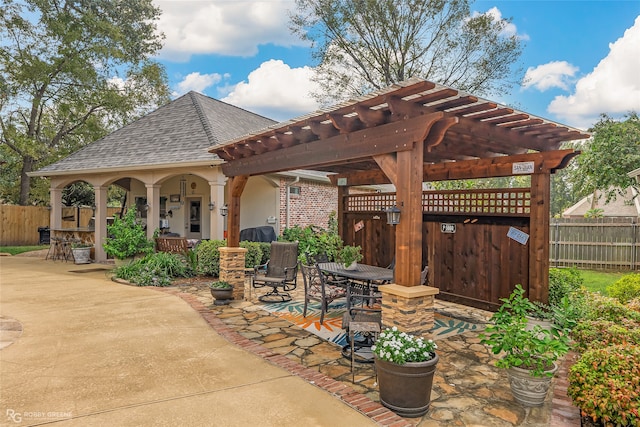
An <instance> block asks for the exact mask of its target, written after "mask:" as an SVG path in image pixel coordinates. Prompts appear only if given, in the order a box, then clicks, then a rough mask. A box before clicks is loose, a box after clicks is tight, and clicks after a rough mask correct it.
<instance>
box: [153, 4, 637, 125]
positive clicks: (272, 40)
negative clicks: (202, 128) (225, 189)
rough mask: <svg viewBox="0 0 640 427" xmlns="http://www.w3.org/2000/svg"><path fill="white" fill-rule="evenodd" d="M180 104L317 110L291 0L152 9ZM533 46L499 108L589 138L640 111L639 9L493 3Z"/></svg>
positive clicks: (283, 112) (291, 113) (489, 7)
mask: <svg viewBox="0 0 640 427" xmlns="http://www.w3.org/2000/svg"><path fill="white" fill-rule="evenodd" d="M154 2H155V3H156V4H157V5H158V6H159V7H160V8H161V9H162V10H163V14H162V17H161V20H160V22H159V29H160V30H161V31H163V32H164V33H165V36H166V39H165V47H164V48H163V50H162V51H161V54H160V57H159V58H158V59H159V60H160V61H161V62H162V63H163V64H164V65H165V67H166V69H167V73H168V76H169V83H170V85H171V89H172V92H173V96H174V97H177V96H179V95H182V94H184V93H186V92H188V91H189V90H195V91H197V92H200V93H203V94H205V95H208V96H211V97H214V98H217V99H220V100H223V101H225V102H229V103H230V104H233V105H237V106H239V107H242V108H246V109H247V110H250V111H253V112H256V113H259V114H262V115H264V116H266V117H269V118H272V119H274V120H278V121H283V120H287V119H290V118H293V117H297V116H300V115H303V114H306V113H308V112H311V111H313V110H315V109H317V108H318V104H317V103H316V102H315V100H313V98H312V97H310V96H309V95H308V93H309V90H310V89H311V88H312V83H311V82H310V76H311V74H312V71H313V70H312V67H313V66H314V63H313V61H312V59H311V56H310V51H309V49H308V47H307V46H305V45H304V44H303V43H302V42H301V41H300V40H298V39H297V38H296V37H295V36H293V35H292V34H290V32H289V30H288V22H287V21H288V16H287V10H288V9H289V8H292V7H293V6H294V2H293V1H292V0H291V1H278V0H269V1H245V0H196V1H184V0H154ZM472 10H473V12H475V13H491V14H492V15H493V16H494V17H498V18H499V17H502V18H505V17H511V18H513V26H511V27H510V28H509V30H510V31H512V32H515V33H516V34H517V35H518V36H519V37H521V38H522V39H523V41H524V42H525V48H524V52H523V55H522V57H521V60H520V65H521V66H522V68H523V70H525V71H526V81H525V83H523V84H521V85H520V86H519V87H514V88H513V89H512V91H511V92H510V93H509V94H508V95H502V96H487V98H488V99H490V100H492V101H497V102H500V103H504V104H508V105H512V106H514V107H515V108H517V109H520V110H523V111H525V112H528V113H531V114H534V115H537V116H541V117H544V118H547V119H550V120H555V121H558V122H560V123H564V124H567V125H570V126H575V127H579V128H582V129H586V128H588V127H590V126H591V125H593V124H594V123H595V122H596V121H597V120H598V116H599V115H600V114H601V113H607V114H609V115H611V116H614V117H620V116H622V115H623V114H625V113H627V112H629V111H631V110H635V111H638V112H640V1H637V0H636V1H568V0H567V1H532V0H529V1H489V0H478V1H476V2H475V3H473V5H472Z"/></svg>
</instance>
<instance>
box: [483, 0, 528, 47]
mask: <svg viewBox="0 0 640 427" xmlns="http://www.w3.org/2000/svg"><path fill="white" fill-rule="evenodd" d="M479 15H489V16H491V18H493V20H494V21H502V12H501V11H500V9H498V8H497V7H495V6H494V7H492V8H491V9H489V10H487V11H486V12H485V13H480V12H477V11H474V12H473V13H472V14H471V16H472V17H474V18H475V17H476V16H479ZM502 35H503V36H505V37H511V36H517V37H518V38H519V39H521V40H529V36H528V35H527V34H518V28H517V27H516V24H514V23H513V22H508V23H506V25H505V27H504V29H503V30H502Z"/></svg>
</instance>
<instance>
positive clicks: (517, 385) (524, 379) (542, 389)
mask: <svg viewBox="0 0 640 427" xmlns="http://www.w3.org/2000/svg"><path fill="white" fill-rule="evenodd" d="M557 370H558V366H557V365H556V364H555V363H554V364H553V369H550V370H549V371H546V372H550V373H552V374H554V373H555V372H556V371H557ZM507 376H508V377H509V384H510V385H511V394H513V397H514V398H515V399H516V401H518V402H519V403H520V404H522V405H523V406H540V405H542V404H543V403H544V400H545V398H546V397H547V392H548V391H549V386H550V385H551V378H552V377H553V375H551V376H546V375H545V376H543V377H534V376H531V372H530V371H529V370H527V369H522V368H518V367H515V366H514V367H511V368H509V369H507Z"/></svg>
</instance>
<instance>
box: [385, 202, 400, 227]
mask: <svg viewBox="0 0 640 427" xmlns="http://www.w3.org/2000/svg"><path fill="white" fill-rule="evenodd" d="M384 212H385V213H386V214H387V224H389V225H397V224H400V212H401V211H400V209H399V208H398V207H397V206H396V205H393V206H391V207H390V208H388V209H385V210H384Z"/></svg>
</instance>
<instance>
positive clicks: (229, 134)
mask: <svg viewBox="0 0 640 427" xmlns="http://www.w3.org/2000/svg"><path fill="white" fill-rule="evenodd" d="M274 123H276V122H275V121H274V120H271V119H268V118H266V117H263V116H260V115H258V114H254V113H251V112H249V111H247V110H243V109H242V108H238V107H235V106H233V105H230V104H227V103H225V102H222V101H218V100H217V99H213V98H209V97H207V96H205V95H202V94H199V93H197V92H193V91H192V92H189V93H187V94H185V95H183V96H181V97H179V98H177V99H175V100H173V101H171V102H169V103H168V104H166V105H163V106H162V107H160V108H158V109H157V110H155V111H153V112H151V113H149V114H147V115H146V116H144V117H142V118H140V119H138V120H136V121H135V122H133V123H130V124H128V125H127V126H124V127H123V128H120V129H118V130H116V131H115V132H112V133H110V134H109V135H107V136H105V137H104V138H101V139H99V140H97V141H95V142H93V143H91V144H89V145H87V146H86V147H84V148H82V149H80V150H79V151H77V152H75V153H73V154H71V155H70V156H69V157H66V158H64V159H62V160H60V161H58V162H56V163H53V164H51V165H48V166H45V167H43V168H42V169H40V170H38V171H37V172H34V173H33V174H32V175H34V176H54V175H64V174H67V173H70V172H82V171H86V172H89V171H104V170H121V169H124V170H126V169H130V168H132V167H138V168H144V167H151V166H163V165H171V166H179V165H180V164H183V165H185V164H194V163H203V164H205V163H206V162H216V163H220V159H219V158H218V157H217V156H215V155H213V154H211V153H209V152H208V151H207V150H208V149H210V148H211V146H212V145H218V144H222V143H224V142H226V141H228V140H230V139H233V138H237V137H238V136H240V135H245V134H247V133H248V132H251V131H254V130H258V129H263V128H264V127H267V126H270V125H272V124H274Z"/></svg>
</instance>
